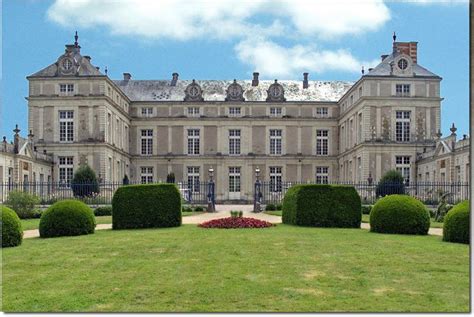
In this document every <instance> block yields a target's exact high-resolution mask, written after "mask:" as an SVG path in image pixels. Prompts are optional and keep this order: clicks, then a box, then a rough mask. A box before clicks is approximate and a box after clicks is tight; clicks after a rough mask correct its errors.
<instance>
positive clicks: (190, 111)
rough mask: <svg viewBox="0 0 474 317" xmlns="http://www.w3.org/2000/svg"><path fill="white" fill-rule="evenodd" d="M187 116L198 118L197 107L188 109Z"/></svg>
mask: <svg viewBox="0 0 474 317" xmlns="http://www.w3.org/2000/svg"><path fill="white" fill-rule="evenodd" d="M188 116H190V117H199V107H188Z"/></svg>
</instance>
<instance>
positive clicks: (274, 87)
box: [267, 79, 286, 101]
mask: <svg viewBox="0 0 474 317" xmlns="http://www.w3.org/2000/svg"><path fill="white" fill-rule="evenodd" d="M267 101H286V99H285V91H284V90H283V86H282V85H280V84H279V83H278V82H277V80H276V79H275V82H274V83H273V84H271V85H270V87H269V88H268V90H267Z"/></svg>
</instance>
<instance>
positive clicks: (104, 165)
mask: <svg viewBox="0 0 474 317" xmlns="http://www.w3.org/2000/svg"><path fill="white" fill-rule="evenodd" d="M416 54H417V49H416V42H408V43H403V42H396V41H394V43H393V48H392V53H391V54H390V55H383V56H382V61H381V62H380V64H379V65H378V66H377V67H375V68H373V69H369V70H368V72H365V73H364V72H363V73H362V76H361V78H360V79H359V80H358V81H357V82H355V83H352V82H338V81H336V82H321V81H308V79H307V77H308V74H306V73H305V74H304V80H303V81H300V82H299V81H277V80H275V81H266V80H259V78H258V76H259V74H258V73H254V78H253V80H248V81H246V80H244V81H235V80H234V81H219V80H207V81H202V80H201V81H200V80H192V81H188V80H180V79H179V78H178V74H177V73H174V74H173V76H172V78H171V79H170V80H132V76H131V75H130V74H129V73H124V78H123V80H111V79H110V78H109V77H108V76H107V75H106V74H102V73H101V72H100V71H99V69H98V68H96V67H94V66H93V65H92V64H91V58H90V57H88V56H82V55H81V53H80V46H79V45H78V44H77V41H76V43H75V44H74V45H66V51H65V53H64V54H63V55H61V56H60V57H59V58H58V60H57V62H55V63H54V64H52V65H50V66H48V67H46V68H44V69H43V70H41V71H39V72H37V73H35V74H33V75H31V76H29V77H27V79H28V80H29V96H28V106H29V128H30V129H31V130H32V131H33V133H34V142H35V145H36V146H37V148H38V149H39V150H40V151H43V150H47V152H48V153H52V154H53V156H54V162H55V168H54V175H53V178H54V180H55V181H60V180H64V179H61V178H64V172H60V171H61V168H64V167H63V166H62V165H64V162H65V160H66V159H65V158H68V161H67V163H71V162H72V166H73V168H74V169H75V168H77V166H79V165H80V164H81V163H83V162H87V163H88V164H89V165H91V167H92V168H93V169H94V170H95V171H96V172H97V173H98V175H99V177H100V178H101V179H102V180H105V181H113V182H121V180H122V178H123V177H124V175H128V176H129V177H130V179H131V180H132V181H164V180H166V176H167V175H168V174H169V173H174V174H175V177H176V181H188V180H191V179H196V178H199V179H200V180H207V179H208V173H207V171H208V169H209V168H210V167H213V169H214V170H215V180H216V192H217V195H218V197H217V199H218V200H227V199H237V200H238V199H241V200H251V197H252V190H253V184H254V182H255V175H254V174H255V173H254V171H255V169H256V168H257V167H259V168H260V170H261V171H262V172H261V177H262V179H263V180H266V181H268V180H270V179H279V178H278V177H280V178H281V179H282V180H284V181H285V180H286V181H303V182H307V181H308V182H314V181H323V182H324V181H329V182H331V181H353V182H358V181H366V180H367V178H369V176H370V177H372V178H373V179H374V180H375V181H377V180H378V179H379V178H380V177H381V176H382V174H383V173H385V172H386V171H388V170H390V169H394V168H398V169H399V170H401V171H403V173H404V174H405V177H406V178H407V179H409V180H410V181H414V180H416V177H417V169H416V166H415V163H416V153H417V152H420V153H421V152H426V151H429V150H430V149H432V148H433V147H436V144H437V143H436V142H437V141H436V133H437V131H439V129H440V120H441V118H440V104H441V101H442V98H441V97H440V81H441V78H440V77H439V76H437V75H435V74H433V73H431V72H430V71H428V70H426V69H425V68H423V67H421V66H420V65H419V64H417V55H416ZM66 165H67V164H66ZM275 177H276V178H275ZM66 181H67V180H66ZM236 184H237V185H236Z"/></svg>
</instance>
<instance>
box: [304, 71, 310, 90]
mask: <svg viewBox="0 0 474 317" xmlns="http://www.w3.org/2000/svg"><path fill="white" fill-rule="evenodd" d="M308 86H309V85H308V73H303V89H306V88H308Z"/></svg>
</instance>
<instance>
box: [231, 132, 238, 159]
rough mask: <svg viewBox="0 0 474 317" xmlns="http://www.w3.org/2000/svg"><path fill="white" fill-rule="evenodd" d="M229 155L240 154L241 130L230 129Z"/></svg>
mask: <svg viewBox="0 0 474 317" xmlns="http://www.w3.org/2000/svg"><path fill="white" fill-rule="evenodd" d="M229 155H240V130H229Z"/></svg>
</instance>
